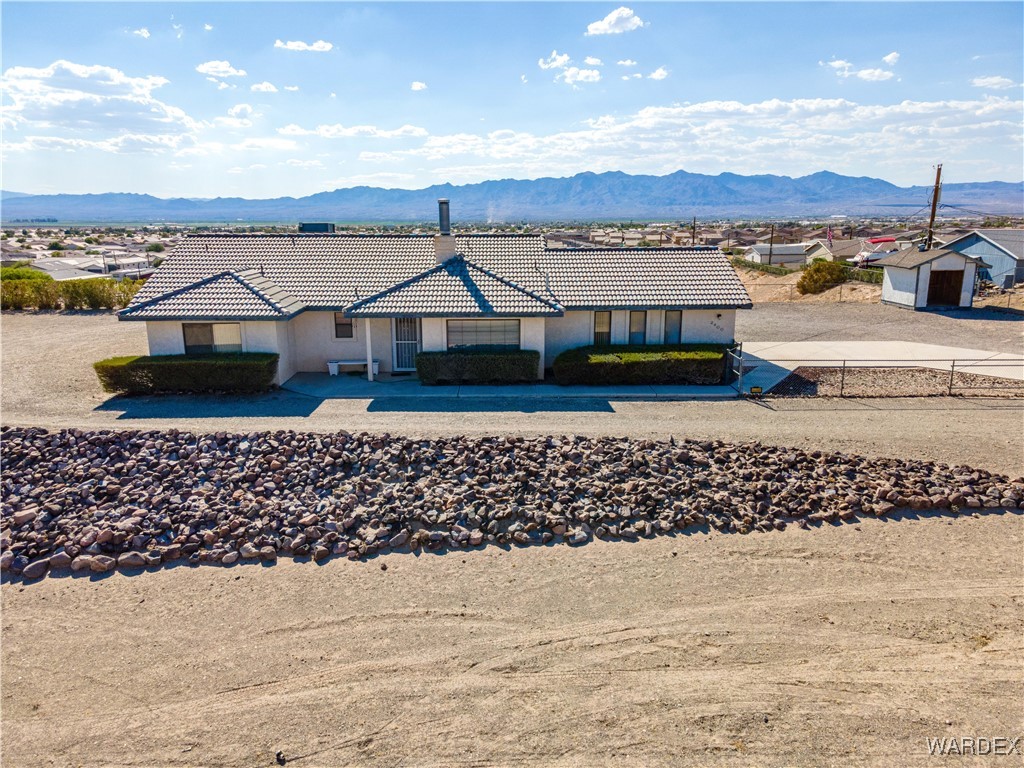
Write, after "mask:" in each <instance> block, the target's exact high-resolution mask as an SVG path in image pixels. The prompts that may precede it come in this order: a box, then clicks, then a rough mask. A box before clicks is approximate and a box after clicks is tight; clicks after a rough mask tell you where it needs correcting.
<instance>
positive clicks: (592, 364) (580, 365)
mask: <svg viewBox="0 0 1024 768" xmlns="http://www.w3.org/2000/svg"><path fill="white" fill-rule="evenodd" d="M725 351H726V348H725V347H724V346H721V345H719V344H673V345H665V346H660V347H650V346H621V347H594V346H590V347H577V348H576V349H569V350H566V351H565V352H562V353H561V354H560V355H559V356H558V357H556V358H555V362H554V365H553V368H554V373H555V381H557V382H558V383H559V384H562V385H569V384H721V383H722V382H723V381H724V379H725V371H726V365H725Z"/></svg>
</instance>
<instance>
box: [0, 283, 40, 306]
mask: <svg viewBox="0 0 1024 768" xmlns="http://www.w3.org/2000/svg"><path fill="white" fill-rule="evenodd" d="M32 284H33V281H31V280H0V308H3V309H24V308H25V307H28V306H31V305H32V297H31V296H30V288H31V286H32Z"/></svg>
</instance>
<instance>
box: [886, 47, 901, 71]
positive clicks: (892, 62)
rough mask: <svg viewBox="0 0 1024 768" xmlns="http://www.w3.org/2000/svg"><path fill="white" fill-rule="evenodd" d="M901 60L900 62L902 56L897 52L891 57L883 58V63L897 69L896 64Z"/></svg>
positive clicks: (891, 54)
mask: <svg viewBox="0 0 1024 768" xmlns="http://www.w3.org/2000/svg"><path fill="white" fill-rule="evenodd" d="M899 60H900V54H899V53H898V52H897V51H893V52H892V53H890V54H889V55H887V56H883V57H882V61H884V62H885V63H886V64H887V65H889V66H890V67H895V66H896V62H898V61H899Z"/></svg>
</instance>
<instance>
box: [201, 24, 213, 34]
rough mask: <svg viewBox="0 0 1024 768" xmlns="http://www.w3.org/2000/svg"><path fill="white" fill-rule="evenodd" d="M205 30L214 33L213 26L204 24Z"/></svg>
mask: <svg viewBox="0 0 1024 768" xmlns="http://www.w3.org/2000/svg"><path fill="white" fill-rule="evenodd" d="M203 29H205V30H206V31H207V32H211V31H213V24H203Z"/></svg>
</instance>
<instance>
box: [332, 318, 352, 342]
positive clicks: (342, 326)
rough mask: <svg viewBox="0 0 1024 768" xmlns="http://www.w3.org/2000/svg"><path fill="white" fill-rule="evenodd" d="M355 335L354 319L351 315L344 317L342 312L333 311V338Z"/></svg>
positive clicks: (345, 337) (346, 337)
mask: <svg viewBox="0 0 1024 768" xmlns="http://www.w3.org/2000/svg"><path fill="white" fill-rule="evenodd" d="M355 336H356V321H355V320H353V319H352V318H351V317H345V315H344V313H342V312H335V313H334V338H336V339H354V338H355Z"/></svg>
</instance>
